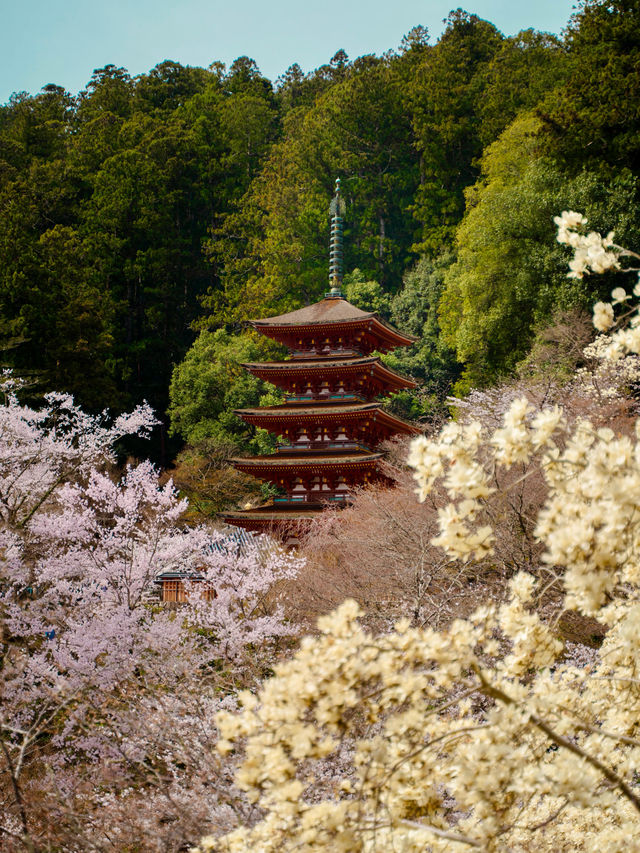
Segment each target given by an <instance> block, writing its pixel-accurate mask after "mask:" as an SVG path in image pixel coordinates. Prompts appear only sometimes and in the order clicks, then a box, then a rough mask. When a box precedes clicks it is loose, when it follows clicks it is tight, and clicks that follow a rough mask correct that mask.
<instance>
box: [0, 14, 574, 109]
mask: <svg viewBox="0 0 640 853" xmlns="http://www.w3.org/2000/svg"><path fill="white" fill-rule="evenodd" d="M456 5H457V4H456V3H455V0H453V2H451V0H318V1H317V2H309V0H306V2H305V0H271V2H259V0H181V2H169V0H83V2H80V0H57V2H54V0H0V21H2V26H1V27H0V103H5V102H6V101H7V100H8V98H9V96H10V95H11V93H12V92H16V91H22V90H25V91H27V92H30V93H32V94H35V93H36V92H38V91H39V90H40V88H41V87H42V86H44V85H45V84H46V83H57V84H58V85H61V86H64V87H65V88H67V89H69V90H70V91H71V92H73V93H75V92H78V91H79V90H80V89H82V88H83V87H84V86H85V84H86V83H87V81H88V80H89V78H90V77H91V72H92V71H93V69H94V68H99V67H102V66H104V65H106V64H107V63H114V64H115V65H123V66H124V67H125V68H127V69H128V70H129V72H130V73H131V74H132V75H135V74H141V73H143V72H146V71H149V70H150V69H151V68H153V66H154V65H156V64H157V63H158V62H162V60H164V59H173V60H175V61H177V62H181V63H183V64H184V65H201V66H205V67H206V66H207V65H209V64H210V63H211V62H213V61H214V60H221V61H223V62H225V63H226V64H227V65H229V64H230V63H231V62H232V61H233V60H234V59H235V58H236V57H238V56H242V55H247V56H250V57H252V58H253V59H255V60H256V62H257V63H258V66H259V67H260V70H261V71H262V73H263V74H265V75H266V76H267V77H269V78H270V79H271V80H274V81H275V79H276V77H277V76H278V75H279V74H281V73H282V72H283V71H285V70H286V69H287V68H288V67H289V65H291V64H292V63H293V62H298V63H299V64H300V65H301V66H302V68H303V70H304V71H311V70H313V69H314V68H317V67H318V65H321V64H323V63H324V62H328V60H329V59H330V58H331V57H332V56H333V54H334V53H335V52H336V51H337V50H338V49H340V48H344V50H346V52H347V53H348V54H349V56H350V58H351V59H355V57H357V56H360V55H362V54H363V53H376V54H380V53H383V52H384V51H385V50H389V49H393V48H396V47H398V45H399V44H400V41H401V39H402V36H403V35H404V34H405V33H407V32H408V31H409V30H410V29H411V28H412V27H414V26H417V25H418V24H422V25H423V26H426V27H428V28H429V32H430V33H431V37H432V40H435V39H436V38H437V36H438V35H439V34H440V32H441V31H442V19H443V18H444V17H445V16H446V15H447V13H448V12H449V11H450V9H452V8H455V7H456ZM461 5H463V7H464V8H466V9H467V11H469V12H474V13H475V14H477V15H479V16H480V17H482V18H486V19H487V20H489V21H491V22H492V23H494V24H495V25H496V26H497V27H498V28H499V29H500V30H502V32H503V33H505V34H508V35H511V34H513V33H516V32H518V31H519V30H521V29H526V28H528V27H533V28H535V29H538V30H547V31H549V32H555V33H558V32H560V31H561V30H562V29H563V27H564V26H565V25H566V23H567V20H568V19H569V16H570V14H571V12H572V8H573V2H572V0H529V2H522V0H468V3H467V4H466V5H464V4H461Z"/></svg>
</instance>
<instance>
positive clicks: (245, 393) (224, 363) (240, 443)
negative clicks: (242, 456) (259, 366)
mask: <svg viewBox="0 0 640 853" xmlns="http://www.w3.org/2000/svg"><path fill="white" fill-rule="evenodd" d="M274 357H277V352H276V347H275V346H274V345H273V344H270V343H269V341H267V340H266V339H263V338H259V337H258V336H257V335H255V334H254V333H251V332H248V333H243V334H241V335H232V334H230V333H229V332H227V331H225V330H224V329H218V330H217V331H216V332H209V331H206V330H205V331H203V332H201V333H200V335H199V336H198V338H197V339H196V341H195V343H194V344H193V346H192V347H191V349H190V350H189V352H188V353H187V355H186V357H185V359H184V360H183V361H182V363H181V364H179V365H178V366H177V367H176V368H175V370H174V372H173V376H172V379H171V385H170V388H169V416H170V418H171V432H172V434H174V435H175V434H178V435H180V436H182V438H183V439H184V440H185V441H187V442H188V443H189V444H191V445H198V444H200V443H202V442H203V441H206V440H210V439H215V440H216V441H226V442H230V443H232V444H234V445H235V446H236V447H238V448H239V449H242V450H244V451H247V452H251V453H266V452H269V451H270V450H272V449H273V447H274V446H275V444H274V442H275V439H274V438H273V436H271V435H270V434H269V433H267V432H266V431H265V430H260V429H258V430H254V429H253V428H252V427H250V426H248V425H247V424H245V423H244V422H243V421H242V420H241V419H240V418H239V417H237V416H236V415H234V414H233V411H234V409H241V408H247V407H251V406H258V405H274V404H276V403H278V402H282V397H281V396H280V395H279V393H278V391H277V390H276V389H275V388H274V387H273V386H272V385H270V384H269V383H267V382H262V381H261V380H259V379H256V378H255V377H254V376H252V375H251V374H250V373H248V372H247V371H246V370H245V369H244V368H243V367H242V363H243V362H247V361H261V360H265V359H268V358H274Z"/></svg>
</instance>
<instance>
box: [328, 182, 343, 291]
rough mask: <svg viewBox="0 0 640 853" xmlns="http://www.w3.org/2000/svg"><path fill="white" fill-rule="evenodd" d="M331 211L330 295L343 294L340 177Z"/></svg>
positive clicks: (332, 200) (330, 207)
mask: <svg viewBox="0 0 640 853" xmlns="http://www.w3.org/2000/svg"><path fill="white" fill-rule="evenodd" d="M329 212H330V213H331V237H330V239H329V284H330V285H331V291H330V292H329V293H328V294H327V296H328V297H335V296H342V229H343V225H344V212H345V204H344V199H343V198H342V196H341V195H340V178H336V194H335V195H334V197H333V198H332V199H331V204H330V206H329Z"/></svg>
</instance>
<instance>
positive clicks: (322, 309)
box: [250, 296, 417, 346]
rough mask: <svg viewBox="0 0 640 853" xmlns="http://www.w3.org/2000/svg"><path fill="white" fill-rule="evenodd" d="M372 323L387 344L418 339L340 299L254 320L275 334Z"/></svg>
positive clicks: (254, 325)
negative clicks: (282, 331)
mask: <svg viewBox="0 0 640 853" xmlns="http://www.w3.org/2000/svg"><path fill="white" fill-rule="evenodd" d="M354 324H355V325H358V326H360V325H363V326H364V325H367V324H371V328H372V330H374V329H375V331H376V332H377V334H378V335H379V336H380V337H381V338H382V339H383V340H384V341H385V342H387V343H390V344H391V345H393V346H410V345H411V344H412V343H414V342H415V341H416V340H417V338H415V337H413V336H412V335H406V334H404V333H403V332H399V331H398V329H396V328H394V327H393V326H392V325H390V324H389V323H386V322H385V321H384V320H381V319H380V317H379V316H378V314H377V313H375V312H373V311H363V310H362V309H361V308H356V306H355V305H352V304H351V303H350V302H347V300H346V299H343V298H342V297H339V296H333V297H325V298H324V299H321V300H320V301H319V302H314V303H313V305H307V306H305V307H304V308H298V309H296V310H295V311H289V312H287V313H286V314H277V315H275V316H274V317H264V318H263V319H261V320H251V321H250V325H251V326H253V328H254V329H257V330H263V331H271V330H276V329H283V330H289V329H292V328H296V329H299V328H305V327H311V328H315V327H317V326H341V325H345V326H350V325H354Z"/></svg>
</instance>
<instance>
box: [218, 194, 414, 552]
mask: <svg viewBox="0 0 640 853" xmlns="http://www.w3.org/2000/svg"><path fill="white" fill-rule="evenodd" d="M331 213H332V220H331V256H330V262H331V266H330V281H331V285H332V287H331V291H330V292H329V293H328V294H326V296H325V297H324V299H322V300H320V302H316V303H314V304H313V305H309V306H307V307H306V308H300V309H299V310H297V311H290V312H289V313H288V314H280V315H278V316H276V317H267V318H265V319H263V320H254V321H253V322H251V326H253V328H254V329H256V330H257V331H259V332H261V333H262V334H264V335H267V336H268V337H270V338H272V339H273V340H276V341H278V342H279V343H281V344H284V345H285V346H286V347H287V348H288V349H289V351H290V354H291V355H290V358H289V359H288V360H286V361H277V362H263V363H257V364H245V365H244V367H245V368H246V369H247V370H248V371H249V372H250V373H252V374H253V375H254V376H257V377H259V378H260V379H263V380H265V381H267V382H271V383H272V384H273V385H276V386H277V387H278V388H281V389H282V390H283V391H284V392H285V396H286V403H284V404H283V405H279V406H265V407H262V408H257V409H239V410H237V411H236V414H237V415H239V416H240V417H241V418H242V419H243V420H244V421H245V422H247V423H250V424H254V425H255V426H258V427H262V428H263V429H266V430H269V432H272V433H274V434H275V435H277V436H279V437H281V439H283V440H282V441H281V443H280V444H279V445H278V447H277V450H276V452H275V453H274V454H272V455H268V456H254V457H249V458H243V459H234V460H232V462H233V465H234V466H235V467H236V468H238V469H239V470H240V471H243V472H245V473H247V474H252V475H253V476H254V477H257V478H259V479H261V480H266V481H267V482H270V483H272V484H273V485H274V486H276V488H277V489H278V490H279V492H280V495H279V496H278V497H276V498H274V499H273V502H270V503H268V504H265V505H264V506H260V507H256V508H254V509H249V510H244V511H240V512H227V513H225V514H224V516H223V518H224V520H225V521H226V522H227V523H229V524H234V525H238V526H240V527H243V528H245V529H246V530H250V531H255V532H273V531H274V530H275V531H277V532H278V533H279V534H280V535H283V536H284V538H285V540H287V541H288V542H290V543H292V544H293V543H294V542H295V541H296V540H297V535H296V530H298V529H299V527H300V525H301V524H305V523H306V522H308V521H309V520H310V519H311V518H313V517H314V516H315V515H317V514H318V513H320V512H322V510H323V508H324V507H325V506H326V505H327V504H328V503H338V504H345V503H346V502H347V501H348V500H349V497H350V495H351V494H352V492H353V490H354V488H356V487H357V486H361V485H364V484H366V483H368V482H371V481H373V480H374V479H376V478H378V477H379V471H378V463H379V460H380V459H381V458H382V456H383V454H382V453H380V452H378V451H377V450H376V448H377V447H378V445H379V444H380V442H381V441H384V440H385V439H387V438H390V437H391V436H393V435H397V434H402V433H404V434H412V433H417V432H419V430H418V429H417V428H416V427H414V426H412V425H411V424H408V423H406V422H405V421H403V420H401V419H400V418H397V417H396V416H395V415H392V414H390V413H389V412H387V411H385V410H384V409H382V408H381V406H380V405H379V403H377V402H376V399H377V398H379V397H381V396H387V395H389V394H391V393H393V392H395V391H400V390H402V389H406V388H415V386H416V383H415V382H413V381H412V380H410V379H407V378H405V377H403V376H400V375H399V374H397V373H395V372H394V371H393V370H391V369H390V368H388V367H387V366H386V365H384V364H383V363H382V361H381V359H380V357H379V355H376V354H374V353H387V352H389V351H391V350H393V349H395V348H396V347H401V346H410V345H411V344H412V343H413V342H414V340H415V338H412V337H410V336H409V335H405V334H403V333H401V332H399V331H398V330H397V329H394V328H393V327H392V326H390V325H389V324H387V323H385V322H384V321H383V320H381V319H380V318H379V317H378V315H377V314H375V313H373V312H369V311H362V310H360V309H359V308H356V307H355V306H354V305H351V304H350V303H349V302H347V301H346V300H345V299H344V298H343V296H342V293H341V292H340V285H341V283H342V221H343V202H342V199H341V198H340V183H339V181H337V182H336V195H335V197H334V199H333V201H332V204H331Z"/></svg>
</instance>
